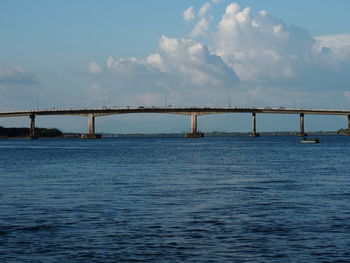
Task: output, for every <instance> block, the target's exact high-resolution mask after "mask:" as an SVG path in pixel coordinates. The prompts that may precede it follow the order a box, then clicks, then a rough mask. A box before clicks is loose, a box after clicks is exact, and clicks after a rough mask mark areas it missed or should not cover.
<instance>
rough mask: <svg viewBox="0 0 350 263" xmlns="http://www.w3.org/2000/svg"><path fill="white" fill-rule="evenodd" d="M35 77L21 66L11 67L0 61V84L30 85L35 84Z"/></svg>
mask: <svg viewBox="0 0 350 263" xmlns="http://www.w3.org/2000/svg"><path fill="white" fill-rule="evenodd" d="M37 83H38V79H37V77H36V76H35V75H34V74H33V73H31V72H29V71H26V70H24V69H23V68H21V67H13V66H10V65H7V64H4V63H1V62H0V84H3V85H31V84H37Z"/></svg>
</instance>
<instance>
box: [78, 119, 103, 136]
mask: <svg viewBox="0 0 350 263" xmlns="http://www.w3.org/2000/svg"><path fill="white" fill-rule="evenodd" d="M88 118H89V122H88V125H89V133H87V134H83V135H82V138H83V139H99V138H101V135H100V134H96V133H95V116H94V115H93V114H89V115H88Z"/></svg>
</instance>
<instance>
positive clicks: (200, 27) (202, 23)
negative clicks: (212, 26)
mask: <svg viewBox="0 0 350 263" xmlns="http://www.w3.org/2000/svg"><path fill="white" fill-rule="evenodd" d="M208 29H209V22H208V20H207V19H206V18H202V19H201V20H199V22H198V23H197V24H196V25H195V27H194V29H193V30H192V32H191V33H190V36H191V37H193V38H195V37H198V36H205V34H206V32H207V31H208Z"/></svg>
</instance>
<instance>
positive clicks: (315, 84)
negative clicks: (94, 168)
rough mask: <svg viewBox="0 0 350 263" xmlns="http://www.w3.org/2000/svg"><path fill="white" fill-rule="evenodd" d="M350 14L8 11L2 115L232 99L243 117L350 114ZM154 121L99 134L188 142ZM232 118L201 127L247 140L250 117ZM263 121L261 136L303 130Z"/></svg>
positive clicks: (138, 8)
mask: <svg viewBox="0 0 350 263" xmlns="http://www.w3.org/2000/svg"><path fill="white" fill-rule="evenodd" d="M191 7H192V9H189V8H191ZM247 7H250V9H247ZM201 8H202V9H201ZM186 10H188V12H187V14H189V19H186V18H185V16H184V12H185V11H186ZM200 10H202V11H200ZM262 10H265V11H266V12H267V13H264V12H261V11H262ZM348 10H350V1H347V0H336V1H334V0H333V1H331V0H322V1H315V0H308V1H302V0H297V1H287V0H266V1H262V0H255V1H254V0H252V1H248V0H247V1H209V0H208V1H199V0H196V1H194V0H192V1H191V0H176V1H174V0H173V1H170V0H169V1H166V0H147V1H134V0H128V1H124V0H120V1H119V0H118V1H111V0H110V1H107V0H105V1H92V0H80V1H79V0H75V1H68V0H61V1H44V0H35V1H19V0H3V1H2V3H1V9H0V32H1V44H0V110H11V109H24V108H25V109H28V108H36V107H37V105H38V104H39V107H45V108H46V107H57V108H61V107H64V108H66V107H99V106H102V105H106V106H112V105H118V106H119V105H120V106H126V105H135V106H138V105H145V106H151V105H161V106H163V105H164V103H165V101H167V103H168V104H173V105H180V106H189V105H199V106H200V105H210V106H226V105H227V104H228V99H227V98H228V97H229V96H230V97H231V104H233V105H237V106H286V107H293V106H294V105H295V104H296V105H295V106H299V107H314V108H349V107H348V104H349V102H350V90H349V84H350V77H349V76H350V74H349V73H350V19H348V14H347V13H348ZM147 118H149V119H147V121H146V122H147V123H151V124H150V125H146V124H145V123H144V117H143V116H142V117H140V116H135V117H134V116H129V117H128V116H127V117H121V118H119V117H118V118H116V117H114V118H111V120H112V121H110V120H109V119H108V118H105V119H103V120H99V122H100V124H99V127H98V129H101V130H102V131H113V132H114V131H116V132H117V131H118V130H123V132H133V131H136V132H137V131H146V132H147V131H149V132H155V131H156V130H159V131H160V132H162V131H167V132H168V130H166V129H165V128H164V126H167V127H171V129H175V130H176V129H177V130H176V131H182V130H183V129H184V127H185V126H186V124H185V123H187V119H186V118H185V119H183V118H182V117H180V118H178V119H179V120H178V123H177V124H176V123H175V124H173V122H174V121H171V125H170V124H169V123H170V120H169V121H167V118H166V116H165V117H164V116H152V117H147ZM228 118H232V116H220V117H218V118H212V119H210V118H208V121H206V124H205V126H203V127H204V128H205V129H207V130H217V129H219V130H220V129H221V130H233V129H234V130H246V129H249V125H250V120H248V121H246V120H247V119H248V118H247V117H246V116H242V117H237V119H234V121H235V122H236V123H238V124H240V125H238V126H239V128H238V127H233V126H232V125H227V123H228V122H227V119H228ZM233 118H236V116H234V117H233ZM261 118H262V120H264V118H265V119H266V122H262V123H261V126H262V127H263V128H264V129H265V130H274V129H278V130H285V129H293V127H295V121H293V124H290V123H291V121H289V120H288V119H287V120H285V121H281V124H279V126H276V125H275V123H274V120H271V118H270V117H261ZM290 119H293V120H294V118H293V116H291V117H290ZM326 119H327V121H326V122H325V121H324V120H322V119H321V120H318V119H317V118H315V119H313V120H312V121H310V123H312V125H311V124H310V126H309V129H311V130H318V129H332V128H340V127H343V126H344V125H345V121H344V120H343V119H341V118H338V117H337V118H335V119H328V118H326ZM314 120H315V121H314ZM0 121H1V123H0V125H4V126H9V125H21V124H22V123H26V122H27V120H23V119H19V120H13V119H11V120H10V119H6V121H4V120H0ZM38 121H39V125H40V124H41V126H55V127H56V126H59V127H62V128H63V129H65V130H70V129H72V130H81V129H84V128H85V126H86V124H85V122H86V120H81V119H79V120H78V119H77V118H57V119H55V120H52V119H49V118H42V120H38ZM131 123H132V124H131ZM180 123H181V124H180ZM203 125H204V124H203ZM125 126H128V127H130V129H125ZM146 126H147V127H148V128H145V127H146ZM153 127H155V128H153Z"/></svg>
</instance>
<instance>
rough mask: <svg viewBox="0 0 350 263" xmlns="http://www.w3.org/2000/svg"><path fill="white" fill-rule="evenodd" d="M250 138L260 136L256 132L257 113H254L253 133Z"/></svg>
mask: <svg viewBox="0 0 350 263" xmlns="http://www.w3.org/2000/svg"><path fill="white" fill-rule="evenodd" d="M249 136H250V137H259V136H260V134H259V133H257V132H256V113H255V112H253V113H252V133H251V134H250V135H249Z"/></svg>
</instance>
